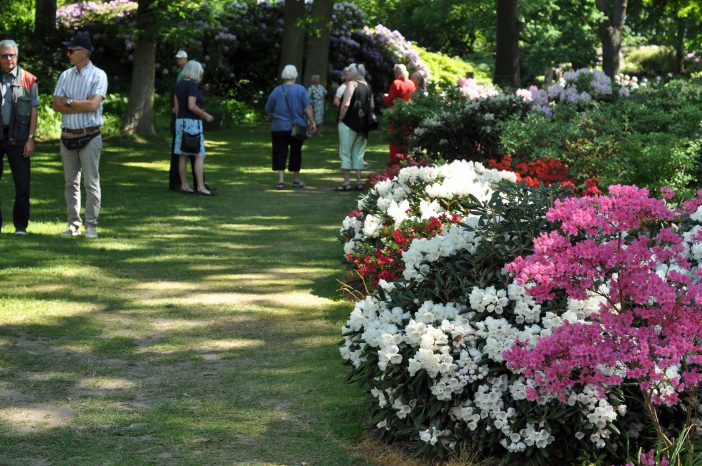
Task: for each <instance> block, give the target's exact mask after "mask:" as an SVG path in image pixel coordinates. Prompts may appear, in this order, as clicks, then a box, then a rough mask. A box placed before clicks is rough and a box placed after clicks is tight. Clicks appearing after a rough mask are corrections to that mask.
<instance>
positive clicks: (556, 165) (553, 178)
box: [489, 155, 602, 196]
mask: <svg viewBox="0 0 702 466" xmlns="http://www.w3.org/2000/svg"><path fill="white" fill-rule="evenodd" d="M489 166H490V168H493V169H497V170H506V171H511V172H514V173H515V174H516V175H517V183H519V182H521V181H522V180H523V181H524V183H525V184H526V185H527V186H532V187H538V186H539V185H540V184H541V183H543V184H544V186H551V185H553V184H554V183H560V184H561V185H564V186H571V187H572V189H573V192H575V180H574V179H573V178H571V177H570V176H568V174H569V170H570V169H569V168H568V165H566V164H565V163H563V162H561V161H560V160H555V159H552V158H545V159H543V160H536V161H533V162H522V163H520V164H517V165H516V166H515V167H514V168H512V157H510V156H509V155H505V156H504V157H502V160H500V161H499V162H498V161H497V160H494V159H493V160H490V161H489ZM598 181H599V179H598V178H593V179H586V180H585V181H584V183H585V187H584V188H583V189H582V191H581V194H582V195H584V196H594V195H598V194H602V191H601V190H600V189H599V188H598V187H597V182H598Z"/></svg>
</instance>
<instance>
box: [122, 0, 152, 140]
mask: <svg viewBox="0 0 702 466" xmlns="http://www.w3.org/2000/svg"><path fill="white" fill-rule="evenodd" d="M157 12H158V1H157V0H139V7H138V8H137V16H136V22H137V31H136V40H135V44H134V61H133V65H132V81H131V85H130V88H129V100H128V103H127V115H126V117H125V121H124V127H123V130H124V131H126V132H128V133H132V132H136V133H137V134H138V135H140V136H152V135H154V134H156V131H155V130H154V93H155V89H154V84H155V79H156V78H155V77H156V38H157V33H158V22H157Z"/></svg>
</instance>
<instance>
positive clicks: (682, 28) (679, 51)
mask: <svg viewBox="0 0 702 466" xmlns="http://www.w3.org/2000/svg"><path fill="white" fill-rule="evenodd" d="M676 22H677V31H676V34H675V74H683V73H684V72H685V34H686V33H687V24H686V23H687V21H686V18H677V19H676Z"/></svg>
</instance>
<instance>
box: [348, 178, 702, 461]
mask: <svg viewBox="0 0 702 466" xmlns="http://www.w3.org/2000/svg"><path fill="white" fill-rule="evenodd" d="M494 189H495V191H494V193H496V194H499V195H492V196H490V197H489V198H487V200H483V201H481V200H479V199H472V198H471V199H470V200H466V201H464V203H463V206H462V207H463V208H464V211H466V212H468V214H467V215H466V216H465V217H464V219H463V221H462V223H461V224H459V225H448V226H444V227H443V230H442V232H441V234H437V235H434V236H432V237H430V238H417V239H414V240H413V241H412V242H411V243H410V244H409V246H407V248H406V251H405V252H404V253H403V254H402V262H403V267H404V271H403V276H402V279H397V280H395V281H394V282H386V281H385V280H380V281H379V288H378V290H377V291H375V292H374V293H373V294H371V295H370V296H368V297H366V298H365V299H363V300H362V301H360V302H359V303H357V304H356V306H355V308H354V311H353V312H352V313H351V316H350V318H349V320H348V322H347V324H346V326H345V327H344V329H343V334H344V344H343V346H342V348H341V353H342V356H343V357H344V359H346V360H347V361H348V362H349V363H350V364H351V365H352V367H353V369H352V379H353V380H357V381H358V382H359V383H361V384H362V385H363V386H364V387H366V389H367V390H368V392H369V394H370V395H371V396H372V397H373V399H374V408H373V412H372V414H373V423H374V424H375V425H376V427H377V428H378V429H379V430H380V431H381V433H382V435H384V436H387V437H388V438H390V439H402V440H404V441H408V442H409V443H410V444H411V445H413V446H414V447H415V448H416V449H417V450H418V451H420V452H428V451H432V452H433V453H434V454H446V453H448V452H449V451H451V450H454V449H456V448H458V447H459V446H460V445H461V444H462V443H463V442H473V443H475V444H477V445H478V446H479V448H480V449H481V450H482V451H483V452H485V453H493V454H497V455H500V456H504V451H506V452H507V454H508V455H518V456H515V460H516V458H517V457H518V458H519V461H526V459H527V458H529V459H531V460H533V461H534V462H536V463H540V464H572V463H573V462H575V461H576V457H578V456H579V458H580V460H582V458H584V457H585V458H588V457H589V458H594V457H595V456H597V457H599V458H600V460H603V459H605V458H606V460H610V461H616V460H618V461H621V460H622V459H623V458H626V457H632V456H633V457H634V458H636V461H635V462H637V463H640V464H652V463H649V462H648V461H651V460H653V459H654V458H659V459H660V460H661V461H667V460H666V459H665V458H666V457H668V458H671V457H672V452H671V451H670V450H666V448H670V447H671V445H672V443H673V437H674V436H675V435H677V434H678V433H680V432H683V431H685V432H686V431H689V430H690V429H691V428H693V426H694V425H696V424H698V423H699V422H701V421H702V419H699V420H698V419H697V416H699V415H698V414H696V413H698V412H699V411H698V401H697V399H698V398H697V395H698V385H699V383H700V380H702V371H700V364H701V363H702V359H700V356H699V354H700V351H701V350H702V348H700V346H702V330H700V325H699V321H700V319H702V313H701V311H700V309H701V308H702V307H701V305H702V284H700V278H702V268H700V263H701V261H702V246H700V244H702V242H701V241H702V207H700V206H702V198H701V197H697V198H695V199H693V200H691V201H688V202H686V203H684V204H683V207H682V208H680V209H673V208H670V207H668V206H667V205H666V203H665V202H664V201H661V200H657V199H653V198H650V197H649V196H648V192H647V190H645V189H640V188H636V187H632V186H612V187H610V190H609V196H595V197H587V198H561V197H560V196H562V195H563V191H554V188H547V187H541V188H530V187H525V186H523V185H515V184H512V183H510V182H506V181H502V182H501V183H498V184H497V185H496V186H495V187H494ZM662 194H663V195H664V196H666V197H668V198H670V197H671V196H672V195H673V193H672V192H671V191H670V190H662ZM700 195H702V192H700ZM483 199H486V198H483ZM549 206H553V207H552V208H550V209H549ZM673 226H675V228H672V227H673ZM530 235H533V236H536V237H537V239H536V240H534V243H533V250H532V246H531V242H530V240H529V238H530ZM508 263H509V265H508V266H507V271H508V272H512V273H514V274H516V278H513V276H512V275H510V274H509V273H506V272H507V271H505V264H508ZM637 392H638V395H637ZM688 413H691V416H689V417H688ZM656 436H657V437H658V439H659V440H660V442H661V445H663V448H664V453H660V452H659V453H656V454H654V452H653V451H651V452H649V453H645V454H643V455H642V456H640V457H636V455H637V454H638V453H636V451H637V450H638V449H639V448H643V449H644V451H648V449H649V448H651V447H653V446H654V444H655V443H656V442H655V437H656ZM652 437H653V438H654V439H653V440H652ZM566 443H567V444H568V445H571V446H572V448H569V449H563V448H561V446H562V445H563V444H566ZM632 446H633V447H634V450H633V451H632V450H629V449H628V448H631V447H632ZM501 449H504V450H502V451H503V452H502V453H501V452H500V450H501ZM666 451H667V453H665V452H666ZM510 457H511V456H508V457H507V460H509V458H510ZM606 460H605V461H606Z"/></svg>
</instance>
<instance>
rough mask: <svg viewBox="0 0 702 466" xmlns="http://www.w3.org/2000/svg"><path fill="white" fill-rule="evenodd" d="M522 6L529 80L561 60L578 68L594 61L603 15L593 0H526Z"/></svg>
mask: <svg viewBox="0 0 702 466" xmlns="http://www.w3.org/2000/svg"><path fill="white" fill-rule="evenodd" d="M519 8H520V14H521V16H522V18H523V22H524V32H523V34H522V35H521V40H522V41H523V42H524V58H523V60H522V67H523V70H524V73H523V74H524V77H525V78H527V81H532V80H533V77H534V76H539V75H543V73H544V70H545V69H546V68H547V67H554V66H557V65H559V64H561V63H571V64H572V65H573V68H575V69H578V68H584V67H590V66H593V65H594V64H595V62H596V58H597V57H596V54H595V50H596V48H597V46H598V45H599V38H598V36H597V24H598V22H599V19H600V16H601V15H600V14H599V13H598V11H597V9H596V8H595V1H594V0H523V1H521V2H520V5H519Z"/></svg>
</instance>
